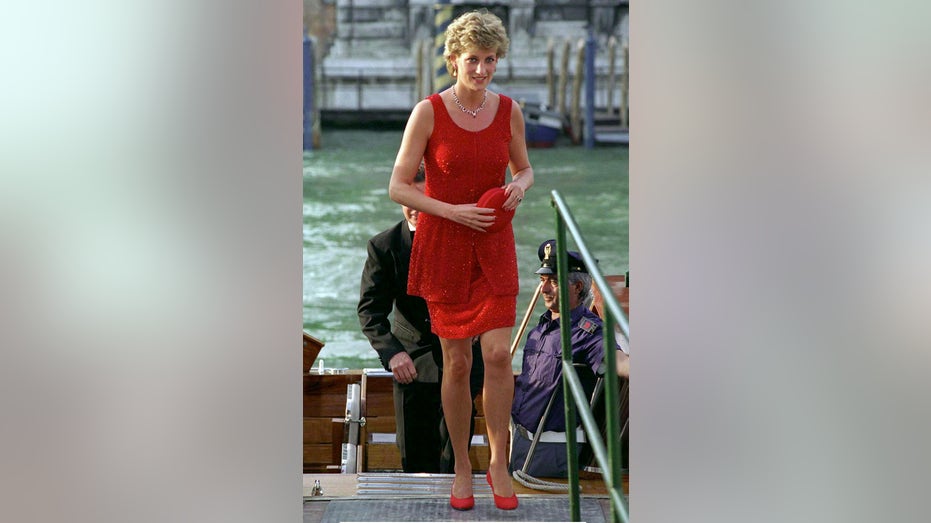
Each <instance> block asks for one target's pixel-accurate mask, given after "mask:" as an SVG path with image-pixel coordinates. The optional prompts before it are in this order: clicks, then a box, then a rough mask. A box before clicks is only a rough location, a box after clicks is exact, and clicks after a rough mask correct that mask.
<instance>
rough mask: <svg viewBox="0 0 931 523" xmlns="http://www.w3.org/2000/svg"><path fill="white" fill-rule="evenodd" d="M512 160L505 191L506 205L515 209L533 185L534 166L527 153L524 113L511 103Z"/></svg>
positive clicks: (510, 151) (509, 164)
mask: <svg viewBox="0 0 931 523" xmlns="http://www.w3.org/2000/svg"><path fill="white" fill-rule="evenodd" d="M508 152H509V153H510V162H509V163H508V167H509V168H510V170H511V182H510V183H508V184H507V185H506V186H505V188H504V192H505V193H506V194H507V195H508V199H507V200H505V203H504V207H505V208H506V209H514V208H516V207H517V205H518V204H519V203H520V202H519V199H520V200H522V199H523V198H524V194H525V193H526V192H527V190H529V189H530V188H531V187H533V167H531V166H530V157H529V156H528V155H527V137H526V135H525V133H524V115H523V113H521V111H520V106H519V105H518V104H516V103H515V104H511V146H510V150H509V151H508Z"/></svg>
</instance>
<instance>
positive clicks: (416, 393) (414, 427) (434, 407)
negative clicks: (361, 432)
mask: <svg viewBox="0 0 931 523" xmlns="http://www.w3.org/2000/svg"><path fill="white" fill-rule="evenodd" d="M484 377H485V367H484V365H483V364H482V355H481V348H479V347H478V345H477V344H476V347H473V352H472V373H471V375H470V376H469V388H470V389H471V393H472V401H473V402H474V401H475V397H476V396H477V395H478V393H479V392H481V391H482V385H483V383H484ZM440 391H441V386H440V383H419V382H416V381H415V382H411V383H408V384H406V385H402V384H400V383H398V382H394V415H395V423H396V428H395V432H396V434H397V444H398V448H399V449H400V451H401V468H402V469H403V470H404V472H410V473H413V472H428V473H441V474H453V473H454V472H455V470H454V468H455V464H456V459H455V455H454V454H453V446H452V443H451V442H450V441H449V433H448V431H447V430H446V422H445V421H444V420H443V402H442V398H441V396H440ZM474 434H475V407H474V405H473V407H472V416H471V420H470V424H469V448H471V446H472V436H473V435H474Z"/></svg>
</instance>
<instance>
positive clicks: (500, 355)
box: [482, 328, 514, 497]
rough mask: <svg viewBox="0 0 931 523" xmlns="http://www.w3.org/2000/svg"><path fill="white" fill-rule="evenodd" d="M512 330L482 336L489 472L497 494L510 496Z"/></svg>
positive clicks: (512, 372)
mask: <svg viewBox="0 0 931 523" xmlns="http://www.w3.org/2000/svg"><path fill="white" fill-rule="evenodd" d="M510 335H511V329H509V328H503V329H495V330H491V331H488V332H486V333H485V334H482V358H483V359H484V360H485V386H484V388H483V389H482V401H483V403H482V405H483V407H484V409H485V427H486V429H487V432H488V444H489V446H490V447H491V461H490V463H489V464H488V472H489V473H490V475H491V481H492V482H493V483H494V485H495V494H497V495H499V496H504V497H509V496H512V495H513V494H514V488H513V486H512V485H511V476H510V475H509V474H508V453H507V445H508V438H509V437H508V424H509V421H510V419H511V404H512V403H513V402H514V371H513V370H511V355H510V340H509V338H510Z"/></svg>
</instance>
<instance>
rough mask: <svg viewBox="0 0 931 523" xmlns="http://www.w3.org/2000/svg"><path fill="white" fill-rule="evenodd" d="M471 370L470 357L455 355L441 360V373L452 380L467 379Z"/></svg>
mask: <svg viewBox="0 0 931 523" xmlns="http://www.w3.org/2000/svg"><path fill="white" fill-rule="evenodd" d="M471 371H472V359H471V358H466V357H465V356H463V355H458V354H457V355H455V356H452V357H450V358H447V359H446V360H445V361H444V362H443V375H444V376H446V377H448V378H449V379H451V380H453V381H468V379H469V375H470V373H471Z"/></svg>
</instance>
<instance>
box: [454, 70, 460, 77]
mask: <svg viewBox="0 0 931 523" xmlns="http://www.w3.org/2000/svg"><path fill="white" fill-rule="evenodd" d="M457 74H459V70H458V69H453V78H455V77H456V75H457Z"/></svg>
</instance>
